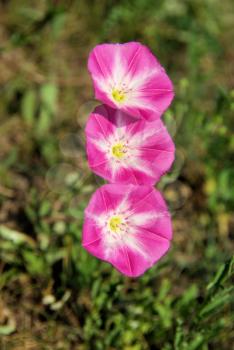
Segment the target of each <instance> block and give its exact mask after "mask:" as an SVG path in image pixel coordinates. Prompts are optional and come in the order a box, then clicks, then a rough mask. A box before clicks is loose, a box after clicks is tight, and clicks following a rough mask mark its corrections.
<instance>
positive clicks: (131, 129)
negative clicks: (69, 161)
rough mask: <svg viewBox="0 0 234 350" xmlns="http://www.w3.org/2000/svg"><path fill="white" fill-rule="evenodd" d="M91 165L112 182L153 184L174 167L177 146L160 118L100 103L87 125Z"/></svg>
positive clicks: (94, 170)
mask: <svg viewBox="0 0 234 350" xmlns="http://www.w3.org/2000/svg"><path fill="white" fill-rule="evenodd" d="M86 139H87V155H88V161H89V166H90V168H91V169H92V170H93V172H95V173H96V174H97V175H99V176H101V177H103V178H105V179H106V180H108V181H109V182H112V183H123V184H135V185H136V184H143V185H153V184H155V182H156V181H158V180H159V178H160V177H161V176H162V175H163V174H164V173H165V172H166V171H167V170H169V168H170V167H171V164H172V162H173V160H174V152H175V147H174V144H173V141H172V139H171V137H170V135H169V134H168V132H167V129H166V128H165V126H164V125H163V123H162V121H161V120H160V119H157V120H155V121H153V122H151V123H148V122H146V121H145V120H139V119H133V118H132V117H131V116H129V115H127V114H125V113H124V112H122V111H120V110H114V109H112V108H111V107H108V106H104V105H102V106H99V107H97V108H96V109H95V110H94V112H93V113H92V114H91V115H90V117H89V120H88V122H87V125H86Z"/></svg>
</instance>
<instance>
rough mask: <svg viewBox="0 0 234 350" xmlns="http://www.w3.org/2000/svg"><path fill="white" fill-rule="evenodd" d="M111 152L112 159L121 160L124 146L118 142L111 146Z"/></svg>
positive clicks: (124, 150)
mask: <svg viewBox="0 0 234 350" xmlns="http://www.w3.org/2000/svg"><path fill="white" fill-rule="evenodd" d="M111 152H112V155H113V156H114V157H116V158H119V159H121V158H123V156H124V155H125V153H126V149H125V146H124V144H122V143H120V142H119V143H116V144H115V145H114V146H112V148H111Z"/></svg>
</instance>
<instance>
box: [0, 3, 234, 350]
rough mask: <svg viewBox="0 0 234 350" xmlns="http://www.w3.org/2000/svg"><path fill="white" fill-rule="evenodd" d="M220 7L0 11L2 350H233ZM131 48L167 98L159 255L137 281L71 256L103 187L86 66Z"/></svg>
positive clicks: (229, 175) (230, 142) (226, 53)
mask: <svg viewBox="0 0 234 350" xmlns="http://www.w3.org/2000/svg"><path fill="white" fill-rule="evenodd" d="M232 5H233V4H232V1H231V0H222V1H219V0H181V1H177V0H166V1H163V0H157V1H156V0H147V1H146V0H135V1H133V0H120V1H117V0H109V1H108V0H101V1H100V0H80V1H79V0H67V1H65V0H64V1H63V0H61V1H52V0H49V1H46V0H40V1H38V0H37V1H35V0H31V1H29V0H28V1H27V0H20V1H18V0H9V1H3V0H2V1H0V93H1V98H0V159H1V161H0V349H2V350H11V349H14V350H16V349H17V350H21V349H25V350H29V349H30V350H31V349H32V350H33V349H43V350H44V349H45V350H47V349H48V350H50V349H53V350H55V349H56V350H58V349H59V350H67V349H81V350H89V349H90V350H96V349H97V350H104V349H108V350H109V349H110V350H114V349H118V350H119V349H124V350H145V349H153V350H172V349H173V350H174V349H175V350H200V349H201V350H210V349H218V350H231V349H232V348H233V344H234V330H233V321H234V313H233V311H234V310H233V306H234V305H233V297H234V293H233V264H234V261H233V259H232V254H233V247H234V233H233V229H234V219H233V216H232V215H231V214H232V213H233V209H234V192H233V189H234V166H233V161H234V159H233V153H234V136H233V125H234V118H233V111H234V90H233V86H234V84H233V83H234V78H233V77H234V68H233V58H234V47H233V42H234V40H233V38H234V30H233V22H234V14H233V12H232ZM131 40H138V41H141V42H142V43H144V44H146V45H148V46H149V47H150V48H151V49H152V51H153V52H154V53H155V54H156V55H157V57H158V58H159V60H160V61H161V63H162V64H163V65H164V67H165V68H166V69H167V71H168V73H169V75H170V77H171V78H172V80H173V82H174V85H175V91H176V97H175V100H174V102H173V104H172V106H171V107H170V110H169V111H167V112H166V113H165V115H164V117H163V119H164V121H165V123H166V124H167V126H168V130H169V132H170V133H171V135H172V136H173V138H174V140H175V143H176V147H177V154H176V161H175V164H174V167H173V169H172V171H171V172H170V173H169V174H168V175H167V176H165V177H164V178H163V179H162V180H161V181H160V183H159V184H158V185H157V187H158V188H159V189H161V190H162V191H163V193H164V195H165V198H166V199H167V202H168V205H169V207H170V210H171V213H172V218H173V227H174V240H173V246H172V249H171V250H170V253H169V254H168V255H167V256H166V257H164V258H163V259H162V260H161V262H160V263H159V264H157V265H156V266H155V267H153V268H152V269H151V270H150V271H148V272H147V273H145V275H144V276H143V277H141V278H139V279H129V278H126V277H123V276H121V275H120V274H119V273H118V272H117V271H115V270H114V269H113V268H112V267H111V266H110V265H108V264H106V263H104V262H100V261H98V260H97V259H95V258H94V257H92V256H90V255H88V254H87V253H86V251H84V250H83V249H82V248H81V245H80V241H81V230H82V220H83V210H84V208H85V206H86V205H87V202H88V200H89V198H90V195H91V194H92V193H93V191H94V190H95V189H96V188H97V187H98V186H100V185H101V184H102V180H101V179H99V178H97V177H96V176H94V175H93V174H92V173H91V172H90V170H89V169H88V166H87V162H86V156H85V151H84V145H85V139H84V125H85V122H86V119H87V116H88V113H89V112H90V111H91V110H92V108H93V107H94V106H95V105H96V104H97V102H96V101H94V100H93V90H92V84H91V80H90V77H89V75H88V72H87V68H86V63H87V56H88V53H89V51H90V50H91V48H92V47H93V46H95V45H96V44H97V43H101V42H116V41H120V42H125V41H131Z"/></svg>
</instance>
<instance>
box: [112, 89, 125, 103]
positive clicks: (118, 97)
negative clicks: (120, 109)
mask: <svg viewBox="0 0 234 350" xmlns="http://www.w3.org/2000/svg"><path fill="white" fill-rule="evenodd" d="M112 97H113V99H114V100H115V101H116V102H118V103H122V102H124V101H125V99H126V95H125V93H124V92H123V91H121V90H117V89H114V90H113V91H112Z"/></svg>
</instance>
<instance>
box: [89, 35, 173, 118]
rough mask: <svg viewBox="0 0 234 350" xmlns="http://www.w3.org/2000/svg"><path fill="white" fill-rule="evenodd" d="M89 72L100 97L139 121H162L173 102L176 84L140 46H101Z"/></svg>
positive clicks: (152, 56)
mask: <svg viewBox="0 0 234 350" xmlns="http://www.w3.org/2000/svg"><path fill="white" fill-rule="evenodd" d="M88 69H89V72H90V73H91V76H92V79H93V83H94V89H95V96H96V98H97V99H98V100H100V101H102V102H103V103H105V104H108V105H109V106H111V107H113V108H117V109H121V110H122V111H124V112H126V113H128V114H130V115H132V116H134V117H136V118H139V119H146V120H148V121H151V120H155V119H157V118H159V117H160V116H161V115H162V113H163V112H164V111H165V110H166V109H167V108H168V106H169V105H170V103H171V101H172V99H173V96H174V93H173V85H172V82H171V81H170V79H169V78H168V76H167V74H166V72H165V70H164V69H163V67H162V66H161V65H160V63H159V62H158V61H157V59H156V58H155V57H154V55H153V54H152V53H151V51H150V50H149V49H148V48H147V47H146V46H144V45H142V44H140V43H137V42H130V43H126V44H101V45H97V46H96V47H95V48H94V49H93V50H92V51H91V53H90V56H89V60H88Z"/></svg>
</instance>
